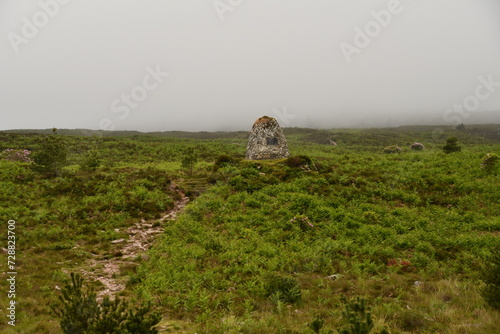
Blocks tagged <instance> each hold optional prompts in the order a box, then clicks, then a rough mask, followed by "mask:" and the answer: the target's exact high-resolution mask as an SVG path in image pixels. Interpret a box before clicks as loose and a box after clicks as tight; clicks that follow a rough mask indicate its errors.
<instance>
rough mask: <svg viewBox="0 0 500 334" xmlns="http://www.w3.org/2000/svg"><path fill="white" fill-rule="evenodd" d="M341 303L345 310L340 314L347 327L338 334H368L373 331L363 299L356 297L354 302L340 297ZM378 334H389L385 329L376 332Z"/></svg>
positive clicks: (370, 317) (371, 320) (370, 315)
mask: <svg viewBox="0 0 500 334" xmlns="http://www.w3.org/2000/svg"><path fill="white" fill-rule="evenodd" d="M342 301H343V302H344V305H345V310H344V311H343V312H342V315H343V317H344V320H346V321H347V322H348V323H349V325H348V326H347V327H345V328H342V329H341V330H339V333H340V334H369V333H370V332H371V330H372V329H373V326H374V324H373V319H372V314H371V310H370V307H369V306H367V305H366V300H365V299H364V298H360V297H356V300H355V301H353V300H351V301H349V300H347V298H345V296H342ZM378 334H389V332H388V331H387V330H386V329H383V330H382V331H380V332H378Z"/></svg>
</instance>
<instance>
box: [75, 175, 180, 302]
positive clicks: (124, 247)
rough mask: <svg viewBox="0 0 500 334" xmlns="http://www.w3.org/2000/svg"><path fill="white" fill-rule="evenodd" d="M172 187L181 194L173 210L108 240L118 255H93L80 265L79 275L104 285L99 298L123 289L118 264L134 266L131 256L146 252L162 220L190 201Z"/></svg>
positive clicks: (173, 216)
mask: <svg viewBox="0 0 500 334" xmlns="http://www.w3.org/2000/svg"><path fill="white" fill-rule="evenodd" d="M171 189H172V190H175V191H177V192H178V193H179V194H180V195H181V196H182V198H181V199H180V200H179V201H177V202H175V204H174V208H173V209H172V210H170V211H169V212H168V213H167V214H166V215H165V216H163V217H162V218H160V219H159V220H158V222H159V223H160V224H158V223H154V224H153V223H151V222H147V221H145V220H141V221H140V222H139V223H136V224H135V225H134V226H131V227H129V228H128V229H127V230H126V231H125V233H126V234H127V235H128V236H129V238H128V240H126V239H117V240H113V241H112V242H111V243H112V244H114V245H118V247H116V248H114V249H113V253H114V254H121V256H117V257H112V258H103V259H97V258H96V259H90V260H87V261H86V262H85V265H84V266H83V269H81V273H82V276H83V277H84V278H86V279H89V280H92V281H95V280H97V281H99V282H101V283H102V284H103V286H104V289H103V290H101V291H99V292H98V293H97V297H98V299H102V298H103V297H104V296H105V295H113V294H116V293H119V292H121V291H123V290H124V289H125V283H126V279H127V277H126V276H123V277H122V275H121V274H120V268H121V267H124V266H135V265H136V264H137V262H134V260H135V259H136V258H137V256H139V255H143V254H145V253H146V251H147V250H148V249H149V248H150V247H151V244H152V243H153V241H154V240H155V239H156V236H157V235H158V234H161V233H163V231H164V228H163V224H164V222H165V221H169V220H175V219H176V218H177V215H178V214H179V212H180V211H181V210H182V209H183V208H184V207H185V206H186V204H187V203H188V202H189V198H188V197H186V196H185V195H184V194H183V193H182V192H180V191H179V190H177V189H176V188H175V185H172V187H171ZM89 269H91V270H89Z"/></svg>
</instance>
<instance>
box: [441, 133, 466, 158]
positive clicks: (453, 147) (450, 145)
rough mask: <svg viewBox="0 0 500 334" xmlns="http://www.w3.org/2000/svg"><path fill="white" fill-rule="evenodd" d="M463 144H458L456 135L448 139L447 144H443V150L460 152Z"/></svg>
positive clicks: (447, 152)
mask: <svg viewBox="0 0 500 334" xmlns="http://www.w3.org/2000/svg"><path fill="white" fill-rule="evenodd" d="M461 150H462V146H460V145H458V139H457V138H456V137H450V138H448V139H446V145H444V146H443V151H444V153H446V154H449V153H453V152H460V151H461Z"/></svg>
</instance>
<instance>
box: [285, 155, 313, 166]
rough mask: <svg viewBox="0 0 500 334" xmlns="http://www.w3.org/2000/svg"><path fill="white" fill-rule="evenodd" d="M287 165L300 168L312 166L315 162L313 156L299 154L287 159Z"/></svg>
mask: <svg viewBox="0 0 500 334" xmlns="http://www.w3.org/2000/svg"><path fill="white" fill-rule="evenodd" d="M285 165H287V166H288V167H292V168H299V167H305V166H309V167H311V166H312V165H313V163H312V160H311V158H309V157H308V156H307V155H298V156H292V157H288V158H287V159H286V160H285Z"/></svg>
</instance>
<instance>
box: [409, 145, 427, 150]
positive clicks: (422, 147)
mask: <svg viewBox="0 0 500 334" xmlns="http://www.w3.org/2000/svg"><path fill="white" fill-rule="evenodd" d="M410 148H411V149H412V150H415V151H422V150H423V149H424V145H423V144H421V143H413V144H411V146H410Z"/></svg>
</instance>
